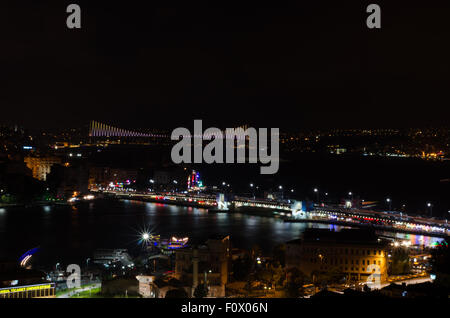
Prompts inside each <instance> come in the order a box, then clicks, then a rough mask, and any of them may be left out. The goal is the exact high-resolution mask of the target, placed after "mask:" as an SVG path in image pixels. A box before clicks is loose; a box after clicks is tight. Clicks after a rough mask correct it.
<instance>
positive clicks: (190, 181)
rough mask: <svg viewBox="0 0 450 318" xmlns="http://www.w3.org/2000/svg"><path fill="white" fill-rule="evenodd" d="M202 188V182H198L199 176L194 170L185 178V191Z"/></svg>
mask: <svg viewBox="0 0 450 318" xmlns="http://www.w3.org/2000/svg"><path fill="white" fill-rule="evenodd" d="M202 187H203V182H202V181H201V180H200V174H199V173H198V172H196V171H195V170H192V173H191V174H190V175H189V176H188V178H187V189H188V191H189V190H193V191H195V190H200V189H201V188H202Z"/></svg>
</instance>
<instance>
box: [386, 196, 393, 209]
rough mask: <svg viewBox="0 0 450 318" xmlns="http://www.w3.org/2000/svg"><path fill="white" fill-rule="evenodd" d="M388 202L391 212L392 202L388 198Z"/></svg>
mask: <svg viewBox="0 0 450 318" xmlns="http://www.w3.org/2000/svg"><path fill="white" fill-rule="evenodd" d="M386 202H387V203H388V204H389V211H390V210H391V209H392V201H391V199H390V198H387V199H386Z"/></svg>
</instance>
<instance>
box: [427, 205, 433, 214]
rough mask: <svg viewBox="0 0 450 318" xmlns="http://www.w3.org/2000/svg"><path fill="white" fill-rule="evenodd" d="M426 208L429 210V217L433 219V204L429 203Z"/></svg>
mask: <svg viewBox="0 0 450 318" xmlns="http://www.w3.org/2000/svg"><path fill="white" fill-rule="evenodd" d="M427 207H429V208H430V217H433V204H431V203H430V202H428V203H427Z"/></svg>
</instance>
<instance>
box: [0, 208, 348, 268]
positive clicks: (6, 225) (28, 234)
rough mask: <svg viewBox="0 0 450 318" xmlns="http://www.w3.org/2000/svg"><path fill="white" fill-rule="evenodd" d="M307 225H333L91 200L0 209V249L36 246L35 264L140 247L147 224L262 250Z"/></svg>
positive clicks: (18, 251) (16, 253) (9, 252)
mask: <svg viewBox="0 0 450 318" xmlns="http://www.w3.org/2000/svg"><path fill="white" fill-rule="evenodd" d="M307 227H321V228H336V229H338V228H339V227H337V226H334V225H323V224H314V225H313V224H301V223H284V222H282V221H280V220H278V219H274V218H267V217H257V216H248V215H242V214H233V215H226V214H208V212H207V210H206V209H197V208H191V207H178V206H173V205H163V204H157V203H146V202H140V201H108V200H95V201H93V202H91V203H84V204H80V205H77V206H72V207H70V206H66V207H62V206H59V207H50V206H43V207H33V208H27V209H24V208H9V209H0V255H1V256H3V257H6V258H8V259H12V260H15V259H18V258H19V257H20V255H22V254H23V253H24V252H26V251H27V250H29V249H31V248H33V247H36V246H40V251H39V253H38V254H36V260H35V261H38V262H39V264H40V265H43V266H45V265H50V264H56V263H57V262H60V263H80V262H85V260H86V258H88V257H91V256H92V253H93V251H94V250H95V249H97V248H127V249H129V250H130V252H131V253H132V254H137V253H138V252H139V250H140V249H141V245H140V243H139V237H140V235H139V233H140V232H142V231H143V230H144V229H151V230H152V231H153V232H155V233H156V234H160V235H161V236H162V237H170V236H172V235H174V236H183V237H184V236H188V237H190V238H191V239H196V240H200V241H202V240H205V239H207V238H208V237H209V236H211V235H215V234H226V235H228V234H229V235H231V239H232V244H233V246H235V247H239V248H251V247H252V246H254V245H258V246H259V247H261V248H262V250H263V251H264V252H266V253H270V252H271V251H272V249H273V247H274V246H276V245H277V244H280V243H284V242H286V241H288V240H291V239H295V238H298V237H299V235H300V234H301V233H302V231H304V229H305V228H307Z"/></svg>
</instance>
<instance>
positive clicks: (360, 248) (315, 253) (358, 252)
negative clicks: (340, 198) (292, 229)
mask: <svg viewBox="0 0 450 318" xmlns="http://www.w3.org/2000/svg"><path fill="white" fill-rule="evenodd" d="M386 249H387V245H386V244H385V243H383V242H380V241H378V239H377V238H376V237H375V236H373V235H372V234H371V233H370V232H369V233H368V232H364V231H361V230H342V231H341V232H332V231H329V230H318V229H310V230H309V231H306V232H305V233H304V237H303V238H302V239H299V240H294V241H290V242H288V243H287V244H286V266H287V267H288V268H289V267H298V268H299V269H300V270H301V271H302V272H303V273H304V274H306V275H308V276H311V277H314V276H315V275H317V274H319V273H324V272H325V273H326V272H328V273H329V272H334V273H342V274H344V275H345V277H346V278H347V281H352V282H357V281H367V279H368V277H369V276H370V275H372V274H379V277H380V281H381V282H383V281H386V279H387V267H388V258H387V250H386Z"/></svg>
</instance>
